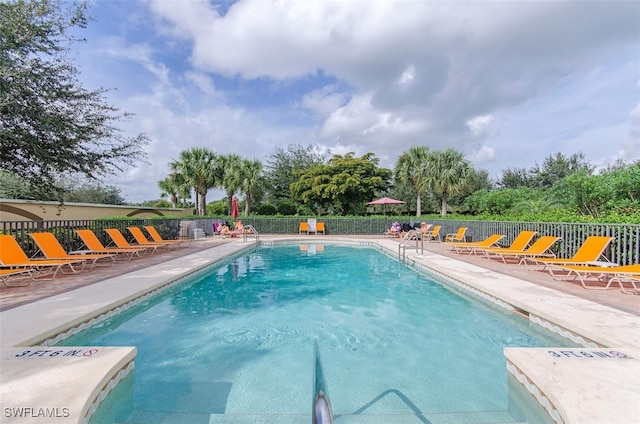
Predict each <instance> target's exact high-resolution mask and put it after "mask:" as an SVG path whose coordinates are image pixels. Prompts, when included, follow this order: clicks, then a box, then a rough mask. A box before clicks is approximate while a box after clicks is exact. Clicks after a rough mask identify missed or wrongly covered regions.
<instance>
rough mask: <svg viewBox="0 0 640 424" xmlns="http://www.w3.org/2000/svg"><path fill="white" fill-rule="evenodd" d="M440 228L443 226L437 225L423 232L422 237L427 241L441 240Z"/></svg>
mask: <svg viewBox="0 0 640 424" xmlns="http://www.w3.org/2000/svg"><path fill="white" fill-rule="evenodd" d="M440 228H442V226H441V225H435V226H434V227H433V229H432V230H431V231H427V232H426V233H425V234H423V236H422V238H423V239H424V240H427V241H429V240H437V241H440Z"/></svg>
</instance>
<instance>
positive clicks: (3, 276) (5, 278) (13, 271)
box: [0, 268, 36, 287]
mask: <svg viewBox="0 0 640 424" xmlns="http://www.w3.org/2000/svg"><path fill="white" fill-rule="evenodd" d="M35 272H36V270H35V268H6V269H5V268H2V269H0V281H2V283H3V284H4V285H5V286H7V287H26V286H28V285H29V284H31V280H33V275H34V273H35ZM24 274H27V275H29V277H30V278H29V279H28V280H27V283H26V284H9V279H10V278H9V277H16V276H24Z"/></svg>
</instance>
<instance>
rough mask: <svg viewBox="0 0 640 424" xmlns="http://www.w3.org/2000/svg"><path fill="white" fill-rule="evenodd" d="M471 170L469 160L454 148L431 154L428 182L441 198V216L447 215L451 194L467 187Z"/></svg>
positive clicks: (427, 172) (427, 174)
mask: <svg viewBox="0 0 640 424" xmlns="http://www.w3.org/2000/svg"><path fill="white" fill-rule="evenodd" d="M471 170H472V168H471V164H470V163H469V161H468V160H467V159H465V157H464V155H463V154H462V153H460V152H458V151H456V150H454V149H446V150H443V151H434V152H432V153H431V154H430V155H429V164H428V167H427V171H426V176H427V177H426V184H427V186H428V187H429V188H430V189H431V190H432V191H433V192H434V193H435V194H436V195H437V196H438V197H439V198H440V201H441V208H440V215H441V216H446V215H447V200H448V199H449V196H451V195H454V194H457V193H459V192H460V191H461V190H462V189H463V188H464V187H465V185H466V184H467V181H468V178H469V175H470V174H471Z"/></svg>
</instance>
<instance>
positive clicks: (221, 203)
mask: <svg viewBox="0 0 640 424" xmlns="http://www.w3.org/2000/svg"><path fill="white" fill-rule="evenodd" d="M228 213H229V211H228V210H227V199H226V198H224V199H220V200H216V201H215V202H209V203H208V204H207V215H213V216H216V215H218V216H221V215H228Z"/></svg>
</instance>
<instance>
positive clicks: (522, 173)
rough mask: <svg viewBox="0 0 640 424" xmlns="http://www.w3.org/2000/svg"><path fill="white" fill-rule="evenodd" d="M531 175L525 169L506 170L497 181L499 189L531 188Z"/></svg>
mask: <svg viewBox="0 0 640 424" xmlns="http://www.w3.org/2000/svg"><path fill="white" fill-rule="evenodd" d="M531 185H532V182H531V175H530V174H529V171H528V170H526V169H525V168H507V169H506V170H504V171H502V175H501V176H500V178H499V179H498V186H499V187H501V188H518V187H531Z"/></svg>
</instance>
